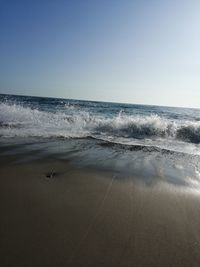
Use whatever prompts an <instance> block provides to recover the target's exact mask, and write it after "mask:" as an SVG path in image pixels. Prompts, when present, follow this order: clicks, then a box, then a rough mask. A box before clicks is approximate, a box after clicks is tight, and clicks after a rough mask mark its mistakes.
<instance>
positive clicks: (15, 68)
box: [0, 0, 200, 107]
mask: <svg viewBox="0 0 200 267" xmlns="http://www.w3.org/2000/svg"><path fill="white" fill-rule="evenodd" d="M0 92H1V93H13V94H25V95H38V96H39V95H40V96H54V97H64V98H76V99H91V100H103V101H114V102H129V103H144V104H158V105H171V106H189V107H200V1H199V0H187V1H186V0H179V1H178V0H167V1H166V0H163V1H162V0H157V1H156V0H146V1H145V0H135V1H134V0H130V1H129V0H121V1H118V0H105V1H104V0H101V1H97V0H91V1H89V0H69V1H67V0H65V1H64V0H54V1H51V0H46V1H45V0H33V1H31V0H24V1H22V0H21V1H20V0H0Z"/></svg>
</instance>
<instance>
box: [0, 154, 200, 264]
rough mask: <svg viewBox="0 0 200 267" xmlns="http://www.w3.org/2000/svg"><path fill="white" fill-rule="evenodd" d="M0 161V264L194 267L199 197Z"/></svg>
mask: <svg viewBox="0 0 200 267" xmlns="http://www.w3.org/2000/svg"><path fill="white" fill-rule="evenodd" d="M0 163H1V164H0V166H1V168H0V266H2V267H3V266H67V267H68V266H69V267H70V266H75V267H78V266H94V267H99V266H102V267H103V266H104V267H106V266H109V267H112V266H113V267H114V266H115V267H117V266H121V267H125V266H134V267H135V266H138V267H139V266H140V267H142V266H153V267H156V266H181V267H184V266H188V267H192V266H198V267H199V266H200V192H199V193H198V191H194V192H193V191H192V190H187V188H184V189H183V188H180V187H178V186H174V185H168V184H167V183H164V182H159V183H156V184H154V185H152V186H147V185H145V184H143V183H142V182H141V183H140V182H139V179H136V177H132V176H128V177H121V176H118V175H117V174H115V173H112V172H105V171H97V170H94V169H93V170H92V169H84V168H82V169H81V168H80V169H78V168H75V167H73V166H71V165H70V164H69V163H67V162H64V161H57V160H50V159H46V160H45V159H43V160H40V161H34V162H31V163H20V164H13V163H9V162H6V161H5V160H4V161H1V162H0ZM52 171H53V175H52V176H51V177H50V178H47V177H46V175H47V174H49V173H50V172H52Z"/></svg>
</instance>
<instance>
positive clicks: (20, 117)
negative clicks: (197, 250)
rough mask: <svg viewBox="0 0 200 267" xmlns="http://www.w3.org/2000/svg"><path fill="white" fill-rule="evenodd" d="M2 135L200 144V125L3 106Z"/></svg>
mask: <svg viewBox="0 0 200 267" xmlns="http://www.w3.org/2000/svg"><path fill="white" fill-rule="evenodd" d="M0 135H1V136H4V137H14V136H39V137H65V138H84V137H87V136H91V137H92V136H94V137H96V138H99V139H101V138H102V139H104V138H105V137H108V136H109V137H113V138H125V139H137V140H142V139H152V140H156V139H159V138H162V139H170V140H179V141H184V142H187V143H193V144H199V143H200V122H199V121H180V120H169V119H167V118H163V117H161V116H158V115H127V114H123V112H120V113H119V114H118V115H116V116H112V117H111V116H110V117H109V116H105V114H102V115H100V114H95V113H93V112H90V111H86V110H81V109H80V108H78V107H76V106H73V105H66V106H65V109H64V110H62V111H61V110H55V112H52V111H41V110H39V109H35V108H34V109H33V108H30V107H24V106H23V105H19V104H9V103H1V104H0Z"/></svg>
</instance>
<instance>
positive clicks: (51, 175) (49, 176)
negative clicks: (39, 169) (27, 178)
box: [46, 171, 55, 179]
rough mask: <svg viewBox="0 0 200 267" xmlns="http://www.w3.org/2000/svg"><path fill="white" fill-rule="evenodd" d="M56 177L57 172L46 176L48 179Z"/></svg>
mask: <svg viewBox="0 0 200 267" xmlns="http://www.w3.org/2000/svg"><path fill="white" fill-rule="evenodd" d="M54 176H55V172H54V171H51V172H49V173H47V174H46V178H49V179H50V178H53V177H54Z"/></svg>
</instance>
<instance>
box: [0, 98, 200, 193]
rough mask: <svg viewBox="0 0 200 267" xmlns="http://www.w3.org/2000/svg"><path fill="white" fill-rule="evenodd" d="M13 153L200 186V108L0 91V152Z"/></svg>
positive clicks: (153, 180)
mask: <svg viewBox="0 0 200 267" xmlns="http://www.w3.org/2000/svg"><path fill="white" fill-rule="evenodd" d="M12 155H15V156H14V159H15V161H17V162H21V161H23V162H24V161H32V160H38V159H40V158H46V157H47V158H49V156H50V157H51V158H52V157H53V159H56V160H67V161H70V162H71V163H72V164H75V165H76V167H80V168H82V167H94V168H99V169H101V170H102V169H103V170H109V171H112V172H114V173H117V174H119V173H123V174H124V173H125V174H127V175H128V176H129V175H131V176H134V177H140V178H142V180H143V181H145V183H146V184H154V183H156V182H158V181H162V182H163V181H165V182H168V183H170V184H175V185H181V186H185V185H186V186H189V187H192V188H193V187H194V188H195V190H196V188H198V190H200V110H198V109H186V108H172V107H159V106H146V105H130V104H119V103H103V102H94V101H79V100H69V99H56V98H41V97H28V96H13V95H0V157H3V159H8V160H12V159H13V158H12ZM16 155H18V156H17V157H16ZM10 156H11V158H10Z"/></svg>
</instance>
